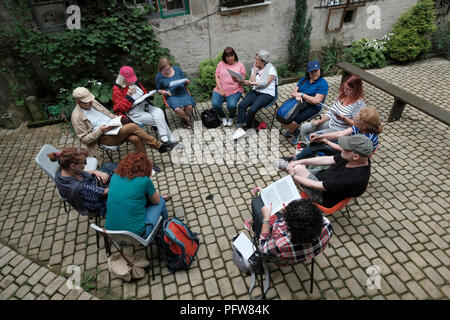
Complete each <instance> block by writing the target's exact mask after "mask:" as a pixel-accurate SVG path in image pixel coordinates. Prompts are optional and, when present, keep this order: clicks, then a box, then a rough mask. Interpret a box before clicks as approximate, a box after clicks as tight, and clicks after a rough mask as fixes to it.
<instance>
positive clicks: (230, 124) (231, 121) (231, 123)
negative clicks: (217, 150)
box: [228, 118, 233, 127]
mask: <svg viewBox="0 0 450 320" xmlns="http://www.w3.org/2000/svg"><path fill="white" fill-rule="evenodd" d="M232 125H233V119H231V118H230V119H228V126H229V127H231V126H232Z"/></svg>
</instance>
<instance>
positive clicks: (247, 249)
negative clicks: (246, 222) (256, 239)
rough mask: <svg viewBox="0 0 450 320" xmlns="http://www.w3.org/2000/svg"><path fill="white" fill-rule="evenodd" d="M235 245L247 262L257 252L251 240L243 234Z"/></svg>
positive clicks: (234, 242) (235, 241)
mask: <svg viewBox="0 0 450 320" xmlns="http://www.w3.org/2000/svg"><path fill="white" fill-rule="evenodd" d="M233 245H234V246H235V247H236V249H238V250H239V252H240V253H241V255H242V257H243V258H244V259H245V260H248V258H250V257H251V256H252V254H253V253H254V252H255V251H256V248H255V246H254V245H253V243H252V242H251V241H250V239H249V238H247V236H246V235H245V234H243V233H241V234H240V235H239V236H238V237H237V238H236V240H234V241H233Z"/></svg>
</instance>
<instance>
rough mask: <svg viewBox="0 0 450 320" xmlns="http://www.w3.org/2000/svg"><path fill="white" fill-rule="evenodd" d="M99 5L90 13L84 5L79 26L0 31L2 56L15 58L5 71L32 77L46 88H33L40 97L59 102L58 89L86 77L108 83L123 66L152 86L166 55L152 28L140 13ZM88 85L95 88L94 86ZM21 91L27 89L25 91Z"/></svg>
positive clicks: (103, 96) (111, 5)
mask: <svg viewBox="0 0 450 320" xmlns="http://www.w3.org/2000/svg"><path fill="white" fill-rule="evenodd" d="M96 3H97V2H96ZM103 4H104V5H105V7H98V8H94V9H93V11H87V10H85V8H84V7H82V12H83V14H82V16H81V26H82V27H81V29H79V30H69V29H65V30H63V31H62V32H60V33H40V32H35V31H33V30H31V29H26V28H25V27H23V26H20V27H19V26H18V27H17V28H16V30H14V31H0V41H2V43H3V44H4V45H3V46H2V48H0V59H1V60H3V58H4V57H9V56H13V57H15V62H16V64H15V66H8V68H9V70H8V72H13V73H14V74H16V75H17V76H18V77H19V78H21V79H24V80H26V79H32V80H33V82H35V83H36V84H37V85H36V86H37V87H39V88H45V89H46V90H45V91H44V90H37V91H38V92H37V94H38V95H39V96H41V97H42V96H51V97H52V98H53V99H54V100H53V101H56V100H59V101H56V102H61V99H58V98H57V96H58V95H59V96H61V92H60V88H64V89H67V90H69V89H71V88H73V86H74V84H76V83H79V82H85V81H86V78H89V79H98V81H100V82H102V83H105V84H107V83H108V87H112V83H113V81H114V80H115V78H116V76H117V73H118V72H119V69H120V67H121V66H122V65H125V64H126V65H131V66H133V68H134V69H135V71H136V74H137V75H138V77H139V79H140V80H141V81H142V82H143V83H144V84H145V83H147V85H146V86H148V87H151V86H154V82H155V75H156V69H157V68H156V66H157V63H158V60H159V58H160V57H161V56H168V55H169V50H168V49H165V48H162V47H161V46H160V44H159V43H158V42H157V41H156V38H155V34H154V32H153V27H152V25H151V24H149V23H148V21H147V18H146V17H145V16H143V15H142V12H141V11H139V10H132V9H128V8H126V7H124V6H122V5H114V4H111V3H108V1H104V2H103ZM109 84H110V85H111V86H109ZM102 87H103V86H102ZM105 88H106V87H105ZM92 89H93V90H96V89H95V86H94V87H92ZM105 90H106V89H105ZM108 90H109V89H108ZM23 94H27V95H29V94H30V92H27V91H26V90H24V91H23ZM98 94H99V95H100V98H99V100H100V101H101V100H104V101H106V91H99V92H98ZM60 98H61V97H60ZM108 98H109V99H108V100H110V99H111V95H109V97H108Z"/></svg>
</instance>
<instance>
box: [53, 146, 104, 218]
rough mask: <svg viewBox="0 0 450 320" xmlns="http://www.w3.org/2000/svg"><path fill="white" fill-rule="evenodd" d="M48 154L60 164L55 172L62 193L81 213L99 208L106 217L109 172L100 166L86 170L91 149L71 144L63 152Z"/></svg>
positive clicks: (99, 211) (85, 213) (84, 213)
mask: <svg viewBox="0 0 450 320" xmlns="http://www.w3.org/2000/svg"><path fill="white" fill-rule="evenodd" d="M47 156H48V157H49V158H50V160H51V161H52V162H56V161H58V163H59V165H60V168H59V169H58V170H56V173H55V182H56V187H57V188H58V191H59V194H60V195H61V197H63V198H64V199H66V200H67V202H69V203H70V204H71V205H72V207H74V208H75V210H77V211H78V212H79V213H80V214H81V215H87V214H88V212H98V213H100V215H101V216H102V217H104V216H105V214H106V197H107V195H108V187H107V185H108V183H109V175H108V174H107V173H105V172H101V171H97V170H95V171H91V170H86V171H84V167H85V165H86V158H87V156H88V151H87V150H85V149H80V148H77V147H67V148H65V149H64V150H63V151H62V152H52V153H49V154H48V155H47Z"/></svg>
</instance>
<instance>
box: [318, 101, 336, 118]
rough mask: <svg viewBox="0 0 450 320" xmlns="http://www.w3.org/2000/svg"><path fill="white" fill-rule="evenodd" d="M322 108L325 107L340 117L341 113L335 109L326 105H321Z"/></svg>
mask: <svg viewBox="0 0 450 320" xmlns="http://www.w3.org/2000/svg"><path fill="white" fill-rule="evenodd" d="M320 105H321V106H322V107H325V109H327V110H328V111H330V112H331V113H333V114H334V115H339V113H337V112H336V111H335V110H334V109H333V108H331V107H329V106H327V105H326V104H323V103H321V104H320Z"/></svg>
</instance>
